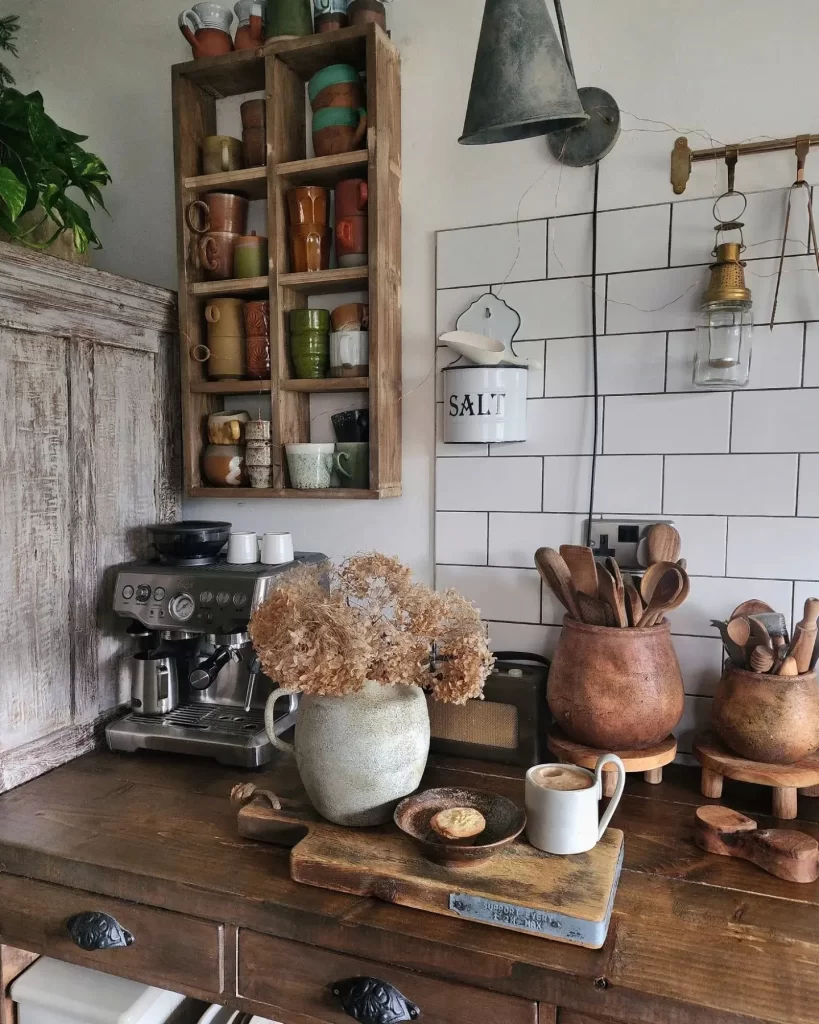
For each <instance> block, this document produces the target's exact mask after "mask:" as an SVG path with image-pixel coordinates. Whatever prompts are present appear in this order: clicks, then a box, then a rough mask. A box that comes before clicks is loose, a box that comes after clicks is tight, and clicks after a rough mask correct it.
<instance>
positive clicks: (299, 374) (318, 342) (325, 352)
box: [288, 309, 330, 380]
mask: <svg viewBox="0 0 819 1024" xmlns="http://www.w3.org/2000/svg"><path fill="white" fill-rule="evenodd" d="M288 320H289V324H290V358H291V360H292V362H293V372H294V374H295V376H296V378H297V379H298V380H320V379H322V378H323V377H326V376H327V369H328V366H329V362H330V311H329V310H327V309H291V310H290V314H289V316H288Z"/></svg>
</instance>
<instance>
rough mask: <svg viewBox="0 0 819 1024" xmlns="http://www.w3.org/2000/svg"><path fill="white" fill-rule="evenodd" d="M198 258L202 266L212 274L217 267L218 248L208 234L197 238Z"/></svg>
mask: <svg viewBox="0 0 819 1024" xmlns="http://www.w3.org/2000/svg"><path fill="white" fill-rule="evenodd" d="M199 258H200V259H201V261H202V266H203V267H205V269H206V270H209V271H210V272H211V273H212V274H213V273H215V272H216V271H217V270H218V269H219V249H218V248H217V245H216V242H215V241H214V239H213V238H211V236H210V235H207V236H205V238H200V239H199Z"/></svg>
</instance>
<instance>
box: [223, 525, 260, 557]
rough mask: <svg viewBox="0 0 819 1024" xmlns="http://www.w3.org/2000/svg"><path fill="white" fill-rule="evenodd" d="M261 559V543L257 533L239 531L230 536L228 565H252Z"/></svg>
mask: <svg viewBox="0 0 819 1024" xmlns="http://www.w3.org/2000/svg"><path fill="white" fill-rule="evenodd" d="M258 561H259V543H258V541H257V539H256V534H255V533H246V532H237V533H231V535H230V536H229V537H228V549H227V562H228V565H252V564H253V563H254V562H258Z"/></svg>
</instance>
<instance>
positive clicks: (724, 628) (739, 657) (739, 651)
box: [711, 619, 747, 668]
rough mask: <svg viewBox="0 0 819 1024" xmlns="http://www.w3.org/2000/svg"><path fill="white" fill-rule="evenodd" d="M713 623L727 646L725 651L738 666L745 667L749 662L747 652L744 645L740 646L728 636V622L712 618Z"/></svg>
mask: <svg viewBox="0 0 819 1024" xmlns="http://www.w3.org/2000/svg"><path fill="white" fill-rule="evenodd" d="M711 625H712V626H713V627H714V629H718V630H719V635H720V636H721V637H722V643H723V646H724V647H725V653H726V654H727V655H728V657H729V658H730V660H731V661H732V662H733V664H734V665H736V666H737V668H745V665H746V663H747V654H746V652H745V648H744V647H738V646H737V645H736V644H735V643H734V641H733V640H732V639H731V638H730V636H728V623H727V622H720V621H719V619H711Z"/></svg>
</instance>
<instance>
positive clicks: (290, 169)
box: [276, 149, 369, 188]
mask: <svg viewBox="0 0 819 1024" xmlns="http://www.w3.org/2000/svg"><path fill="white" fill-rule="evenodd" d="M368 158H369V155H368V153H367V150H366V149H356V150H354V151H353V152H352V153H335V154H333V155H332V156H314V157H312V158H311V159H309V160H289V161H288V162H287V163H283V164H279V166H278V167H277V168H276V173H277V174H278V176H279V177H280V178H281V179H282V180H283V181H284V183H285V184H286V186H287V187H288V188H290V187H291V186H295V185H323V186H324V187H325V188H332V187H333V185H335V184H336V183H337V182H339V181H340V180H341V179H342V178H347V177H350V175H351V173H352V172H353V171H356V170H357V171H360V172H361V174H362V175H364V176H365V177H366V174H367V161H368Z"/></svg>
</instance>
